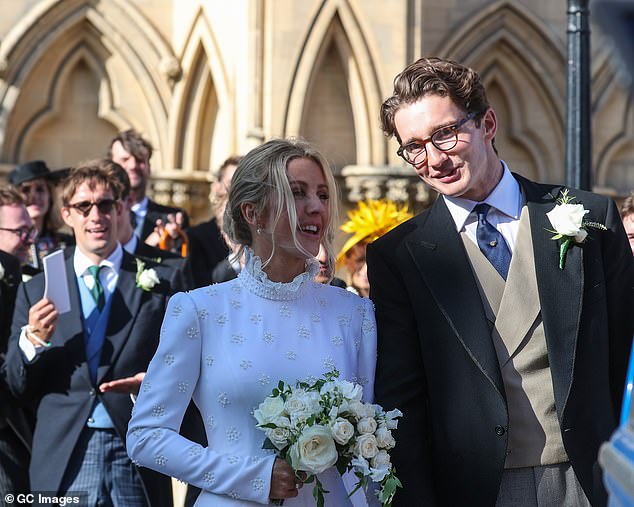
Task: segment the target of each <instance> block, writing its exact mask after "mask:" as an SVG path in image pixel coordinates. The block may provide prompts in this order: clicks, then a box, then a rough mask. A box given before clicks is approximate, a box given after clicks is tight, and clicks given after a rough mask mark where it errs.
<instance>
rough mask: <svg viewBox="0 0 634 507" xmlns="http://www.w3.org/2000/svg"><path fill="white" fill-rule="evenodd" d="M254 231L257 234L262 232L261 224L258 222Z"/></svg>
mask: <svg viewBox="0 0 634 507" xmlns="http://www.w3.org/2000/svg"><path fill="white" fill-rule="evenodd" d="M255 232H256V233H257V234H258V236H259V235H260V234H262V226H261V225H260V224H258V226H257V227H256V228H255Z"/></svg>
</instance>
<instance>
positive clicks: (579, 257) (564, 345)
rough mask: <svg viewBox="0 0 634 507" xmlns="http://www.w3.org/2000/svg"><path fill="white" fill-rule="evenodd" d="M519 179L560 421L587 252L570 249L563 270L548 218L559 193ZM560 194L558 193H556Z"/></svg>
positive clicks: (575, 340) (574, 346) (579, 308)
mask: <svg viewBox="0 0 634 507" xmlns="http://www.w3.org/2000/svg"><path fill="white" fill-rule="evenodd" d="M515 177H516V178H517V179H518V181H519V182H520V185H521V186H522V189H523V190H524V194H525V196H526V201H527V205H528V210H529V216H530V222H531V234H532V240H533V253H534V258H535V272H536V275H537V286H538V292H539V301H540V305H541V312H542V319H543V321H544V332H545V335H546V344H547V347H548V358H549V361H550V369H551V372H552V379H553V386H554V392H555V402H556V406H557V412H558V414H559V418H560V420H562V416H563V409H564V405H565V402H566V399H567V397H568V392H569V391H570V386H571V383H572V374H573V367H574V358H575V351H576V347H577V336H578V333H579V322H580V317H581V303H582V296H583V283H584V280H583V249H582V248H580V247H578V246H573V247H571V248H570V249H569V250H568V254H567V256H566V265H565V267H564V269H559V241H553V240H552V239H551V238H552V236H553V234H552V233H551V232H549V230H550V229H552V225H551V224H550V221H549V220H548V217H547V216H546V213H548V212H549V211H551V210H552V209H553V207H554V206H555V204H556V202H555V199H556V197H557V194H556V193H554V192H555V190H553V193H552V194H551V193H548V194H544V193H543V191H542V188H543V187H540V186H539V185H537V184H535V183H532V182H530V181H528V180H525V179H524V178H522V177H518V176H517V175H515ZM556 191H557V192H558V190H556Z"/></svg>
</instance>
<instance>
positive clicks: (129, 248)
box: [123, 233, 139, 255]
mask: <svg viewBox="0 0 634 507" xmlns="http://www.w3.org/2000/svg"><path fill="white" fill-rule="evenodd" d="M138 243H139V237H138V236H137V235H136V234H134V233H133V234H132V236H130V239H129V240H128V242H127V243H126V244H125V245H123V249H124V250H125V251H126V252H128V253H129V254H132V255H134V251H135V250H136V246H137V244H138Z"/></svg>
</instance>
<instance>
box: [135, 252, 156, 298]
mask: <svg viewBox="0 0 634 507" xmlns="http://www.w3.org/2000/svg"><path fill="white" fill-rule="evenodd" d="M159 283H161V281H160V280H159V277H158V275H157V274H156V271H154V270H153V269H151V268H150V269H145V263H144V262H143V261H141V260H139V259H136V286H137V287H138V288H139V289H143V290H144V291H146V292H149V291H150V290H152V288H153V287H154V286H155V285H157V284H159Z"/></svg>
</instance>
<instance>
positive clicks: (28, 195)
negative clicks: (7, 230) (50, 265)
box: [9, 160, 75, 269]
mask: <svg viewBox="0 0 634 507" xmlns="http://www.w3.org/2000/svg"><path fill="white" fill-rule="evenodd" d="M64 174H65V171H63V170H62V171H55V172H51V171H50V169H49V168H48V167H47V165H46V163H45V162H44V161H42V160H33V161H31V162H26V163H24V164H21V165H19V166H17V167H16V168H15V169H14V170H13V171H11V172H10V173H9V183H11V184H12V185H14V186H15V187H17V189H18V190H19V191H20V192H21V193H22V195H23V196H24V200H25V201H26V206H27V211H28V212H29V216H30V217H31V219H32V220H33V224H34V225H35V227H36V228H37V230H38V231H39V233H38V237H37V239H36V240H35V242H34V243H33V246H32V247H31V256H30V259H29V264H30V265H31V266H33V267H35V268H38V269H42V257H44V256H45V255H47V254H49V253H51V252H52V251H53V250H57V249H58V248H65V247H66V246H67V245H72V244H74V243H75V241H74V239H73V237H72V236H70V235H68V234H64V233H61V232H58V229H59V227H60V218H59V217H58V216H57V215H58V214H56V213H55V212H54V211H53V184H54V182H55V181H57V180H59V179H60V178H61V177H63V175H64Z"/></svg>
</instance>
